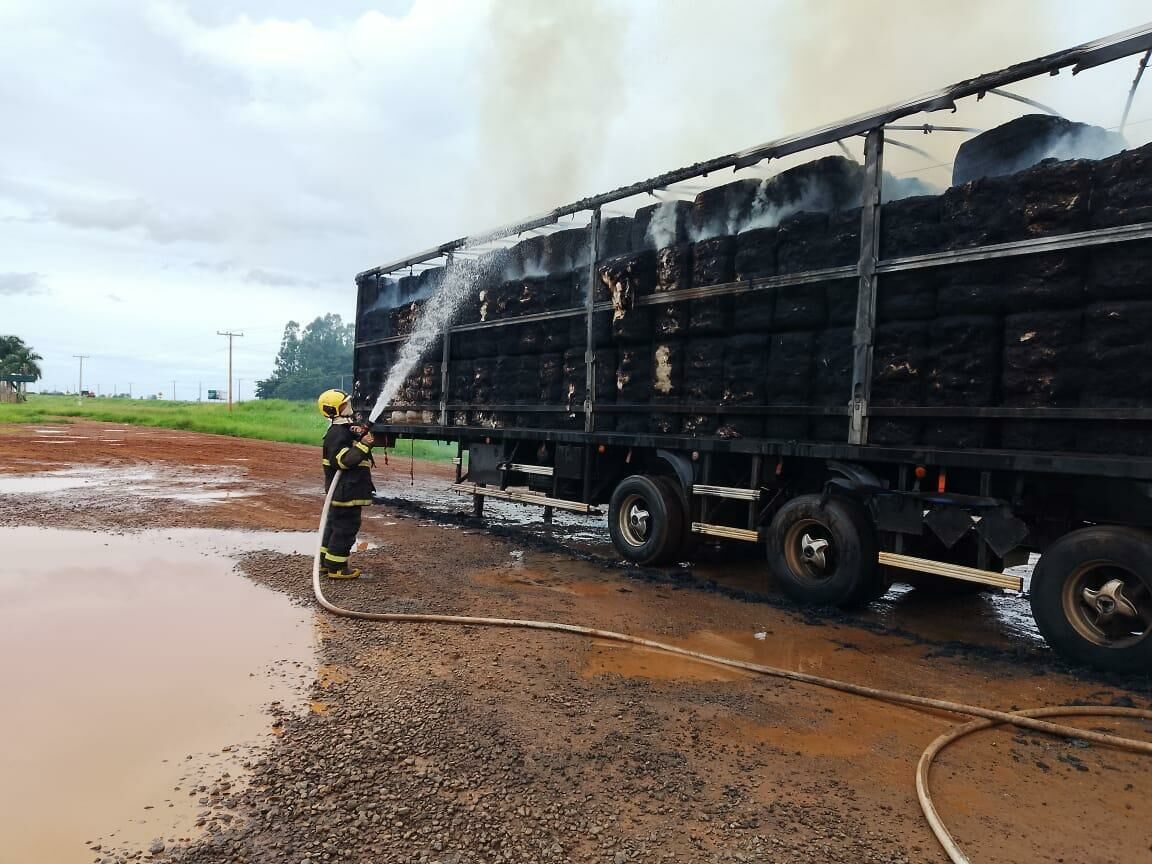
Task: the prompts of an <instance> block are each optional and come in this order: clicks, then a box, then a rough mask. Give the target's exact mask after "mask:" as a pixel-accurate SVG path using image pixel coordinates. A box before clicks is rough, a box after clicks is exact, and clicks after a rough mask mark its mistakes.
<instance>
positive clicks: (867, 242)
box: [848, 126, 884, 444]
mask: <svg viewBox="0 0 1152 864" xmlns="http://www.w3.org/2000/svg"><path fill="white" fill-rule="evenodd" d="M883 165H884V127H883V126H880V127H877V128H876V129H873V130H872V131H871V132H869V133H868V137H867V139H865V143H864V190H863V195H862V197H861V202H860V203H861V211H860V263H859V265H858V268H857V271H856V272H857V273H858V274H859V277H860V278H859V287H858V288H857V289H856V329H855V331H854V332H853V334H852V394H851V396H850V400H851V401H850V402H849V407H850V408H851V410H852V414H851V417H850V421H849V424H848V443H849V444H867V443H868V400H869V399H870V398H871V395H872V356H873V353H874V352H873V343H874V342H875V336H876V262H877V261H878V260H879V257H880V186H881V183H882V182H883V176H884V170H883Z"/></svg>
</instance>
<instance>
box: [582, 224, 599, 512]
mask: <svg viewBox="0 0 1152 864" xmlns="http://www.w3.org/2000/svg"><path fill="white" fill-rule="evenodd" d="M588 257H589V259H590V260H589V262H588V296H586V297H585V298H584V321H585V324H586V329H585V335H584V431H585V432H593V431H595V425H596V420H595V416H594V415H593V413H592V411H593V409H594V405H595V398H596V330H595V327H594V317H593V310H594V309H595V306H596V259H597V258H599V257H600V208H599V207H597V208H596V209H595V210H593V211H592V218H591V219H590V220H589V222H588ZM592 449H593V445H592V444H591V443H590V442H589V443H586V444H585V445H584V488H583V492H582V494H581V499H582V500H583V502H584V503H585V504H591V503H592V500H591V499H592V461H593V460H592Z"/></svg>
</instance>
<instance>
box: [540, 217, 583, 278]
mask: <svg viewBox="0 0 1152 864" xmlns="http://www.w3.org/2000/svg"><path fill="white" fill-rule="evenodd" d="M587 266H588V229H587V228H567V229H565V230H563V231H556V232H554V233H552V234H549V235H548V236H546V237H545V238H544V258H543V269H544V270H546V271H547V272H549V273H561V272H564V271H568V270H576V269H578V268H581V267H584V268H586V267H587Z"/></svg>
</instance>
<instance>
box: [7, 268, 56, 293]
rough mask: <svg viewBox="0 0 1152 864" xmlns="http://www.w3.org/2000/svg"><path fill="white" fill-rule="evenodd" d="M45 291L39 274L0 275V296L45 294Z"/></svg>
mask: <svg viewBox="0 0 1152 864" xmlns="http://www.w3.org/2000/svg"><path fill="white" fill-rule="evenodd" d="M47 290H48V289H47V288H45V287H44V277H43V276H41V275H40V274H39V273H0V295H7V296H9V297H14V296H16V295H18V294H25V295H30V294H45V293H47Z"/></svg>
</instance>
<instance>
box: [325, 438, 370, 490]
mask: <svg viewBox="0 0 1152 864" xmlns="http://www.w3.org/2000/svg"><path fill="white" fill-rule="evenodd" d="M373 464H374V463H373V461H372V448H371V447H369V446H368V445H367V444H364V443H363V442H361V441H360V439H358V438H357V437H356V436H355V435H354V434H352V430H351V429H350V428H348V424H346V423H333V424H332V426H331V427H330V428H329V429H328V432H327V433H326V434H325V435H324V491H325V492H327V491H328V487H330V486H331V485H332V479H333V478H334V477H335V476H336V471H337V470H340V471H343V472H344V473H343V474H341V475H340V485H339V486H338V487H337V488H336V494H335V495H333V496H332V506H333V507H366V506H368V505H369V504H371V503H372V493H373V492H375V491H376V487H375V486H374V485H373V483H372V472H371V470H370V469H371V468H372V465H373Z"/></svg>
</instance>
